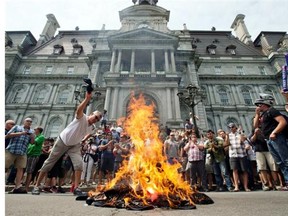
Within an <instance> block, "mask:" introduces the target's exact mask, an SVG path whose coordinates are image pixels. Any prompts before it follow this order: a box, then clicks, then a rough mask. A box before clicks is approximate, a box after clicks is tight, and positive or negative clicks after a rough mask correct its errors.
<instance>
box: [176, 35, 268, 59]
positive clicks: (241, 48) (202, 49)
mask: <svg viewBox="0 0 288 216" xmlns="http://www.w3.org/2000/svg"><path fill="white" fill-rule="evenodd" d="M189 35H190V39H191V44H192V45H193V46H194V49H195V51H196V54H200V55H204V56H205V55H209V53H208V52H207V46H209V45H211V44H214V45H215V46H216V50H215V51H216V56H217V55H221V56H222V55H223V56H225V55H228V56H231V53H229V52H228V50H227V47H229V46H235V47H236V48H235V52H236V56H239V55H241V56H263V55H264V54H263V53H262V52H261V50H260V49H259V48H257V47H254V46H251V45H247V44H245V43H243V42H241V41H240V40H239V39H237V38H236V37H234V36H233V35H232V33H231V31H189ZM180 38H181V36H180ZM180 41H181V40H180Z"/></svg>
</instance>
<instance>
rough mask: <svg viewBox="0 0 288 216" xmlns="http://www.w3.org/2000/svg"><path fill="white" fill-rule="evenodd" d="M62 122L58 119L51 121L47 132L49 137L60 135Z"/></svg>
mask: <svg viewBox="0 0 288 216" xmlns="http://www.w3.org/2000/svg"><path fill="white" fill-rule="evenodd" d="M61 125H62V120H61V119H60V118H59V117H57V118H53V119H51V121H50V122H49V125H48V129H47V132H46V135H47V137H57V136H59V134H60V130H61Z"/></svg>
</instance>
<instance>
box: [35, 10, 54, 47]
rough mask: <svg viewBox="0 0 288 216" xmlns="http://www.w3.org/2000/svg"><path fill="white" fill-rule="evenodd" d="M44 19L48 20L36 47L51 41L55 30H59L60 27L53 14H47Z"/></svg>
mask: <svg viewBox="0 0 288 216" xmlns="http://www.w3.org/2000/svg"><path fill="white" fill-rule="evenodd" d="M46 17H47V19H48V20H47V22H46V25H45V27H44V29H43V31H42V34H40V38H39V40H38V42H37V46H39V45H41V44H43V43H45V42H47V41H49V40H51V39H52V38H53V37H54V35H55V32H56V30H57V29H58V28H60V25H59V23H58V21H57V20H56V18H55V16H54V15H53V14H47V15H46Z"/></svg>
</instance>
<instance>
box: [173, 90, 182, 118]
mask: <svg viewBox="0 0 288 216" xmlns="http://www.w3.org/2000/svg"><path fill="white" fill-rule="evenodd" d="M177 93H178V88H174V92H173V94H174V101H175V114H176V119H181V111H180V103H179V97H178V96H177Z"/></svg>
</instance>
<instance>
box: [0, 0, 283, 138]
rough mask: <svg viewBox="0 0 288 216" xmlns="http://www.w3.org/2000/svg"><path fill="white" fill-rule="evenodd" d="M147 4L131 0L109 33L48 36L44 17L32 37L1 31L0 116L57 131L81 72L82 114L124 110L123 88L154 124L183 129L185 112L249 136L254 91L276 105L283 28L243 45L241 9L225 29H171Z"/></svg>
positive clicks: (50, 26)
mask: <svg viewBox="0 0 288 216" xmlns="http://www.w3.org/2000/svg"><path fill="white" fill-rule="evenodd" d="M157 2H158V1H156V0H142V1H141V0H139V1H136V0H135V1H133V3H134V4H133V3H132V2H131V6H130V7H128V8H124V9H123V10H121V11H119V18H120V20H119V22H120V23H121V27H120V29H117V30H108V29H105V25H103V27H102V29H99V30H89V31H87V30H85V31H82V30H79V28H76V29H75V30H74V29H72V30H69V31H59V32H58V33H57V34H56V32H57V29H58V28H60V23H58V21H57V19H56V17H55V16H54V15H53V14H48V15H47V22H46V24H45V23H43V27H44V29H43V31H42V34H41V35H40V38H35V37H34V36H33V35H32V34H31V32H30V31H17V30H16V31H6V33H5V120H6V119H13V120H15V121H16V123H17V124H22V122H23V119H24V118H26V117H31V118H32V119H33V125H34V126H36V125H41V126H42V127H43V128H44V134H45V136H47V137H56V136H58V134H59V132H60V131H62V130H63V129H64V128H65V127H66V125H67V124H69V123H70V122H71V121H72V119H73V118H74V115H75V108H76V107H77V105H78V104H79V102H80V101H81V100H82V99H83V97H84V92H85V88H83V84H84V82H83V78H84V77H85V78H87V77H88V78H90V79H91V80H92V82H93V84H94V92H93V99H92V101H90V104H89V106H88V107H87V109H86V113H87V114H89V113H90V112H92V111H94V110H96V109H98V110H100V111H103V110H104V109H106V110H107V111H108V118H109V121H110V122H116V121H117V119H119V118H121V117H125V116H126V114H127V107H128V104H129V101H130V100H131V94H133V95H134V96H136V97H137V96H138V95H140V94H142V95H143V96H144V97H145V99H146V102H147V104H151V103H154V104H155V115H156V116H157V117H158V118H159V124H162V125H167V126H168V127H170V128H183V123H184V122H185V119H186V118H190V112H191V111H194V113H195V115H196V116H197V117H199V119H198V120H196V121H197V125H198V127H199V129H200V131H205V130H207V129H213V130H216V129H219V128H223V129H224V130H227V124H228V123H230V122H235V123H237V124H239V125H241V126H242V128H243V129H244V130H245V131H247V132H249V131H250V130H251V119H252V118H253V116H254V111H255V105H254V104H253V101H254V100H255V99H256V98H257V97H259V93H261V92H265V93H269V94H272V95H273V96H274V97H275V99H276V105H275V107H276V108H277V109H280V110H284V106H283V104H284V98H283V97H282V95H281V93H280V88H281V67H282V66H283V65H284V64H285V58H284V54H285V53H287V51H288V36H287V33H286V32H285V31H283V32H268V31H262V32H260V33H259V35H258V36H257V37H256V39H255V40H254V41H252V40H251V35H250V34H249V31H248V29H247V28H246V25H245V22H244V18H245V15H242V14H238V15H237V14H235V19H234V20H231V26H227V28H228V29H230V30H227V31H217V29H215V28H212V29H211V30H208V31H207V30H205V31H204V30H203V31H199V30H197V31H196V30H193V29H187V27H186V25H185V24H184V25H183V29H179V30H171V29H169V28H168V27H167V24H168V22H169V19H170V11H169V10H168V9H165V8H163V7H160V6H158V5H157ZM211 25H213V23H211ZM259 25H261V22H259ZM234 35H235V36H234ZM189 85H190V86H191V85H193V86H195V87H197V89H194V90H196V91H195V92H192V93H193V96H192V97H190V99H187V100H186V101H185V98H184V100H180V97H179V94H178V93H179V92H183V93H184V97H185V94H187V86H189ZM84 87H85V86H84ZM194 93H195V95H194ZM191 98H192V99H193V100H191ZM189 100H190V101H189Z"/></svg>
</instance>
